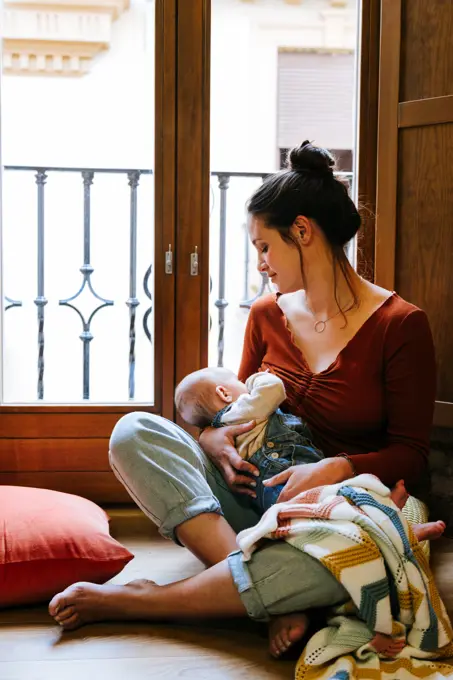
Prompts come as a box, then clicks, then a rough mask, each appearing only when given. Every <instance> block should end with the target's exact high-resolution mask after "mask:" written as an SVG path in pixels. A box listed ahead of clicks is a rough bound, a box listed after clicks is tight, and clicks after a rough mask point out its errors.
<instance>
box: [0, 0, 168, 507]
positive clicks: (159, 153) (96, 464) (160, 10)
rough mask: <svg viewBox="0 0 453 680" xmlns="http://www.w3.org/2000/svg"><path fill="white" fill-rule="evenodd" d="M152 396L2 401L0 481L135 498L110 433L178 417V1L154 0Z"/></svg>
mask: <svg viewBox="0 0 453 680" xmlns="http://www.w3.org/2000/svg"><path fill="white" fill-rule="evenodd" d="M155 9H156V13H155V21H156V24H155V26H156V30H155V36H156V37H155V93H156V96H155V105H156V106H155V131H156V132H155V160H154V163H155V174H154V182H155V184H154V186H155V222H154V230H155V251H154V252H155V258H154V277H155V280H154V291H155V294H154V299H153V300H152V305H153V308H154V315H155V316H154V333H153V339H154V366H155V377H154V380H155V401H154V404H153V405H147V404H127V403H125V404H118V405H117V404H115V405H108V404H107V405H105V406H99V405H96V406H91V405H89V404H81V405H50V404H42V405H39V404H38V405H36V406H35V405H32V404H30V405H28V404H26V405H24V406H17V405H13V406H0V416H1V417H0V484H13V485H25V486H40V487H47V488H50V489H56V490H60V491H66V492H70V493H77V494H80V495H83V496H85V497H87V498H90V499H92V500H94V501H97V502H101V503H102V502H104V503H112V502H130V498H129V496H128V494H127V493H126V492H125V491H124V489H123V488H122V487H121V485H120V484H119V483H118V482H117V481H116V480H115V478H114V476H113V473H112V472H111V470H110V466H109V463H108V447H109V438H110V434H111V432H112V429H113V427H114V425H115V424H116V422H117V421H118V420H119V418H120V417H121V415H123V414H125V413H128V412H131V411H137V410H142V411H148V412H150V413H159V414H161V415H164V416H165V417H167V418H172V417H173V386H174V370H175V361H174V351H175V327H174V324H175V275H174V273H173V274H172V275H166V274H165V268H164V263H165V251H166V250H167V248H168V244H169V243H171V244H174V243H175V207H174V206H175V193H176V192H175V186H176V182H175V172H176V113H175V112H176V73H177V72H176V67H177V64H176V53H177V21H178V16H177V9H178V0H155Z"/></svg>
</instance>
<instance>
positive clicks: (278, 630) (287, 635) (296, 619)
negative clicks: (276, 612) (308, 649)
mask: <svg viewBox="0 0 453 680" xmlns="http://www.w3.org/2000/svg"><path fill="white" fill-rule="evenodd" d="M308 624H309V621H308V616H307V615H306V614H303V613H302V612H295V613H294V614H284V615H283V616H276V617H275V618H274V619H272V621H271V622H270V624H269V651H270V653H271V654H272V656H273V657H275V658H276V659H278V658H279V657H280V656H281V655H282V654H284V653H285V652H287V651H288V649H289V648H290V647H291V645H293V644H294V643H295V642H298V641H299V640H301V639H302V638H303V636H304V635H305V633H306V631H307V628H308Z"/></svg>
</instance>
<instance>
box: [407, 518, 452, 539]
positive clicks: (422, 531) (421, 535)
mask: <svg viewBox="0 0 453 680" xmlns="http://www.w3.org/2000/svg"><path fill="white" fill-rule="evenodd" d="M445 529H446V524H445V522H442V520H438V521H437V522H426V523H425V524H413V525H412V531H413V532H414V534H415V536H416V538H417V539H418V540H419V541H434V540H435V539H436V538H440V537H441V536H442V534H443V533H444V531H445Z"/></svg>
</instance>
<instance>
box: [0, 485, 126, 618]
mask: <svg viewBox="0 0 453 680" xmlns="http://www.w3.org/2000/svg"><path fill="white" fill-rule="evenodd" d="M108 523H109V519H108V516H107V515H106V513H105V512H104V511H103V510H101V508H99V507H98V506H97V505H95V504H94V503H92V502H91V501H88V500H86V499H85V498H80V497H79V496H73V495H71V494H67V493H59V492H58V491H48V490H47V489H30V488H25V487H21V486H0V608H2V607H10V606H12V605H22V604H35V603H38V602H47V601H48V600H49V599H51V598H52V597H53V596H54V595H55V594H56V593H58V592H60V591H61V590H62V589H63V588H66V587H67V586H69V585H71V583H75V582H76V581H91V582H92V583H104V582H105V581H108V580H109V579H110V578H112V577H113V576H115V574H118V573H119V572H120V571H121V570H122V569H123V568H124V567H125V566H126V564H127V563H128V562H129V561H130V560H131V559H133V555H132V554H131V553H130V552H129V551H128V550H126V548H124V547H123V546H122V545H121V544H120V543H118V541H115V539H113V538H112V537H111V536H110V534H109V525H108Z"/></svg>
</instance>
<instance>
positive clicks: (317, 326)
mask: <svg viewBox="0 0 453 680" xmlns="http://www.w3.org/2000/svg"><path fill="white" fill-rule="evenodd" d="M305 304H306V306H307V309H308V311H309V312H310V314H311V315H312V316H313V317H315V313H314V311H313V310H312V308H311V307H310V305H309V304H308V302H307V298H305ZM350 309H351V305H350V306H349V307H346V309H341V308H340V309H339V310H338V312H335V314H332V316H329V317H328V318H327V319H324V321H321V320H320V321H316V318H315V323H314V326H313V329H314V331H315V333H324V331H325V330H326V326H327V323H328V322H329V321H332V319H335V317H336V316H338V315H339V314H341V313H342V312H343V313H344V312H347V311H349V310H350Z"/></svg>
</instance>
